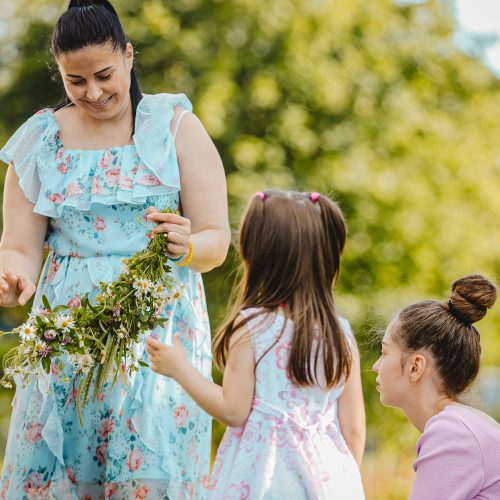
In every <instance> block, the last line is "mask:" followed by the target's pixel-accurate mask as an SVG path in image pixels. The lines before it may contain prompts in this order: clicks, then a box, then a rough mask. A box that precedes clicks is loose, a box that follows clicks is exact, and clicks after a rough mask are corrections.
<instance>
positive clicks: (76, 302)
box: [68, 294, 82, 307]
mask: <svg viewBox="0 0 500 500" xmlns="http://www.w3.org/2000/svg"><path fill="white" fill-rule="evenodd" d="M81 305H82V298H81V297H80V295H78V294H76V295H75V296H74V297H72V298H71V299H69V300H68V307H80V306H81Z"/></svg>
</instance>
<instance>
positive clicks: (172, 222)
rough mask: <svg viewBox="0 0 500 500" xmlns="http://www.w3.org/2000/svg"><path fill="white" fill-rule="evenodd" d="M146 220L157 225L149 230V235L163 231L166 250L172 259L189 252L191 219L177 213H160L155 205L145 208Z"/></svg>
mask: <svg viewBox="0 0 500 500" xmlns="http://www.w3.org/2000/svg"><path fill="white" fill-rule="evenodd" d="M146 220H148V221H152V222H156V223H157V226H156V227H155V228H154V229H153V230H152V231H151V236H154V235H155V234H158V233H165V237H166V238H167V241H168V245H167V250H168V253H169V255H170V256H171V257H172V258H173V259H177V258H179V257H185V256H187V255H188V254H189V242H190V240H191V221H190V220H189V219H186V217H182V216H181V215H178V214H165V213H161V212H158V210H157V209H156V208H155V207H149V208H148V209H147V210H146Z"/></svg>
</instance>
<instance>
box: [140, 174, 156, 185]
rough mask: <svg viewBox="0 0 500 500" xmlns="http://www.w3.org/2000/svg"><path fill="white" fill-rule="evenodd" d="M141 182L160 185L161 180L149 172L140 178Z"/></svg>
mask: <svg viewBox="0 0 500 500" xmlns="http://www.w3.org/2000/svg"><path fill="white" fill-rule="evenodd" d="M139 184H142V185H143V186H159V185H160V184H161V182H160V179H158V177H156V176H155V175H151V174H147V175H145V176H144V177H141V178H140V179H139Z"/></svg>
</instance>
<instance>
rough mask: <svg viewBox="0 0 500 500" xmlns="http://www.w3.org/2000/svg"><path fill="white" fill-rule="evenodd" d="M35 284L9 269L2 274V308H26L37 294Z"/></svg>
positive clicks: (0, 287)
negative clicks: (27, 303)
mask: <svg viewBox="0 0 500 500" xmlns="http://www.w3.org/2000/svg"><path fill="white" fill-rule="evenodd" d="M35 290H36V286H35V285H34V283H33V282H32V281H31V280H29V279H28V278H25V277H23V276H20V275H18V274H16V273H15V272H14V271H13V270H12V269H10V268H9V267H5V268H4V269H3V270H2V272H1V273H0V306H4V307H14V306H24V305H25V304H26V302H28V300H29V299H30V298H31V297H32V296H33V294H34V293H35Z"/></svg>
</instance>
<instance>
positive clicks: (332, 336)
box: [214, 191, 352, 387]
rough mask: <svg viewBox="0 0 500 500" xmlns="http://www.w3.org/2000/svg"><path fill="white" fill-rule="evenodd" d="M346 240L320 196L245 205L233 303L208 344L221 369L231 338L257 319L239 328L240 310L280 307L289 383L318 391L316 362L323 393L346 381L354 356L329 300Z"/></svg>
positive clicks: (271, 197)
mask: <svg viewBox="0 0 500 500" xmlns="http://www.w3.org/2000/svg"><path fill="white" fill-rule="evenodd" d="M346 234H347V227H346V223H345V221H344V217H343V215H342V212H341V210H340V208H339V207H338V206H337V205H336V204H335V203H334V202H333V201H331V200H330V199H329V198H327V197H326V196H322V195H319V194H317V193H314V194H313V195H308V194H306V193H297V192H291V191H266V192H264V193H257V196H254V197H253V198H252V199H251V200H250V202H249V204H248V207H247V209H246V212H245V214H244V216H243V221H242V225H241V230H240V255H241V257H242V259H243V263H244V273H243V279H242V281H241V283H240V287H239V299H238V301H237V304H236V306H235V309H234V311H233V312H232V313H231V314H230V315H229V317H228V318H227V320H226V322H225V324H224V325H223V326H222V327H221V328H220V330H219V332H218V333H217V336H216V338H215V341H214V354H215V359H216V361H217V363H218V365H219V367H221V368H222V367H223V366H224V364H225V362H226V358H227V352H228V349H229V346H230V339H231V336H232V335H233V333H234V332H235V331H237V330H238V329H239V328H241V327H242V326H243V325H244V324H245V323H246V322H248V321H249V320H250V319H252V318H253V317H255V316H257V315H259V313H256V314H253V315H249V316H247V317H246V318H245V319H244V320H240V319H238V316H239V314H240V312H241V311H242V310H245V309H248V308H251V307H257V308H263V309H264V310H265V311H266V310H267V311H269V312H270V311H276V310H277V308H278V307H279V306H280V305H281V304H284V305H285V314H286V316H287V317H288V318H290V319H291V320H292V321H293V325H294V333H293V340H292V345H291V350H290V357H289V360H288V375H289V377H290V379H291V380H293V382H294V383H295V384H296V385H298V386H314V385H319V382H320V378H318V375H320V374H319V373H318V368H319V366H320V364H319V363H318V362H319V361H321V366H322V369H323V372H324V376H325V381H326V385H327V386H328V387H332V386H334V385H337V384H338V383H339V382H341V381H342V380H343V379H344V377H347V376H348V375H349V372H350V369H351V362H352V352H351V348H350V346H349V344H348V342H347V341H346V337H345V334H344V332H343V330H342V327H341V326H340V324H339V321H338V319H337V316H336V314H335V307H334V302H333V295H332V286H333V284H334V282H335V280H336V278H337V276H338V274H339V269H340V257H341V255H342V251H343V248H344V244H345V240H346ZM281 333H283V330H282V332H281ZM278 339H279V337H278ZM271 348H272V346H271V347H270V348H269V349H268V350H267V351H266V352H268V351H269V350H270V349H271ZM261 359H262V358H261ZM258 361H260V360H258ZM321 378H322V377H321Z"/></svg>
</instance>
